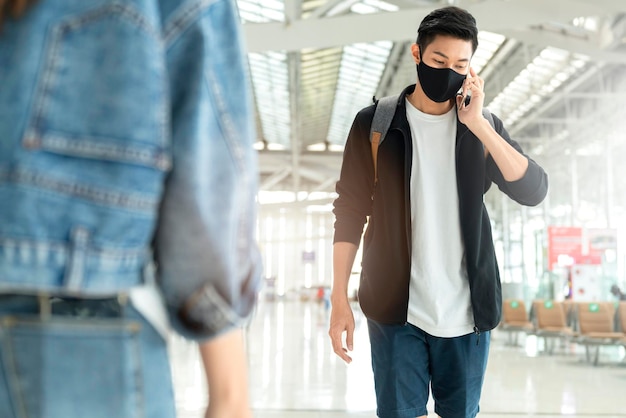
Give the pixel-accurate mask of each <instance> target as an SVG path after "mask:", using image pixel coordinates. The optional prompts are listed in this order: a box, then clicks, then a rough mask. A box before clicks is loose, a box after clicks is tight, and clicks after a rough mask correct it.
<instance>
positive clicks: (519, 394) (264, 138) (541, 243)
mask: <svg viewBox="0 0 626 418" xmlns="http://www.w3.org/2000/svg"><path fill="white" fill-rule="evenodd" d="M237 3H238V6H239V11H240V16H241V20H242V26H243V31H244V34H245V42H246V48H247V57H248V61H249V70H250V71H249V73H250V83H251V87H252V92H253V99H254V103H255V110H256V122H257V138H258V140H257V143H256V144H255V147H256V148H257V150H258V156H259V168H260V172H259V186H260V190H259V194H258V202H259V217H258V229H257V236H258V242H259V246H260V249H261V253H262V256H263V264H264V285H263V289H262V291H261V293H260V295H259V302H258V306H257V309H256V312H255V314H254V316H253V318H252V320H251V322H250V324H249V326H248V327H247V330H246V342H247V352H248V358H249V366H250V396H251V400H252V406H253V409H254V414H255V417H258V418H286V417H289V418H314V417H315V418H316V417H328V418H334V417H347V418H350V417H354V418H356V417H374V416H375V408H376V405H375V396H374V386H373V378H372V371H371V366H370V353H369V344H368V335H367V326H366V321H365V318H364V316H363V314H362V312H361V310H360V308H359V306H358V302H356V301H355V302H353V309H354V313H355V319H356V326H357V328H356V333H355V349H354V352H353V356H354V361H353V362H352V363H351V364H349V365H346V364H344V363H343V361H342V360H341V359H340V358H338V357H337V356H336V355H335V354H334V353H333V351H332V349H331V345H330V340H329V337H328V322H329V306H328V295H329V291H330V286H331V284H332V242H333V222H334V216H333V213H332V208H333V206H332V202H333V200H334V199H335V197H336V194H335V183H336V182H337V180H338V178H339V173H340V168H341V162H342V153H343V149H344V145H345V141H346V137H347V134H348V132H349V130H350V126H351V124H352V121H353V119H354V116H355V115H356V113H357V112H358V111H359V110H360V109H362V108H363V107H365V106H368V105H370V104H371V103H372V97H374V96H375V97H377V98H380V97H384V96H387V95H391V94H398V93H400V92H401V91H402V90H403V88H404V87H405V86H407V85H409V84H414V83H415V82H416V69H415V64H414V62H413V60H412V57H411V54H410V47H411V44H412V43H414V42H415V37H416V30H417V27H418V25H419V22H420V21H421V20H422V19H423V17H424V16H426V15H427V14H428V13H429V12H430V11H432V10H433V9H435V8H438V7H442V6H446V5H457V6H460V7H462V8H465V9H467V10H469V11H470V12H471V13H472V14H473V15H474V16H475V18H476V20H477V23H478V27H479V29H480V30H481V31H480V33H479V46H478V49H477V50H476V52H475V55H474V56H473V58H472V61H471V66H472V67H473V68H474V69H475V70H476V71H477V72H478V74H479V75H480V76H481V77H482V78H483V79H484V80H485V94H486V98H485V106H486V107H487V108H488V109H489V110H490V111H491V112H492V113H493V114H495V115H497V116H498V117H499V118H500V119H501V120H502V121H503V122H504V126H505V127H506V129H507V131H508V132H509V134H510V135H511V137H512V138H513V139H514V140H516V141H517V142H518V143H519V144H520V145H521V146H522V147H523V149H524V150H525V152H526V153H528V154H529V155H530V156H531V157H532V158H533V159H535V160H536V161H537V162H538V163H539V164H540V165H541V166H542V167H544V169H545V170H546V172H547V173H548V176H549V183H550V185H549V192H548V196H547V197H546V199H545V200H544V201H543V203H541V204H540V205H538V206H536V207H522V206H520V205H518V204H517V203H515V202H513V201H512V200H510V199H508V198H507V197H506V196H505V195H504V194H503V193H501V192H500V191H499V190H498V188H497V187H492V188H491V189H490V190H489V191H488V193H487V194H486V195H485V198H484V202H485V205H486V207H487V209H488V211H489V214H490V217H491V223H492V225H491V227H492V230H493V234H494V242H495V246H496V253H497V257H498V263H499V268H500V276H501V280H502V292H503V298H504V302H503V311H504V312H503V313H504V315H503V319H502V323H501V324H500V325H499V326H498V328H496V329H495V330H494V331H493V333H492V340H491V350H490V351H491V354H490V358H489V363H488V366H487V375H486V377H485V384H484V388H483V396H482V400H481V405H480V413H479V417H489V418H496V417H503V418H506V417H561V416H567V417H605V418H608V417H626V337H625V334H626V302H622V303H621V304H620V303H619V295H618V293H617V290H619V289H621V290H622V291H623V292H626V271H625V270H626V164H624V160H622V158H624V156H626V134H625V132H626V1H624V0H458V1H454V0H238V2H237ZM359 257H360V254H359V255H357V262H356V263H355V265H354V268H353V271H352V273H353V274H352V278H351V280H350V294H354V293H355V292H356V291H357V289H358V286H359V274H360V262H359V261H358V260H359ZM612 288H613V292H612V291H611V289H612ZM171 348H172V358H173V359H174V362H173V371H174V377H175V382H176V385H175V386H176V398H177V405H178V409H179V413H180V416H181V418H200V417H201V416H202V407H203V405H204V404H205V402H206V389H205V387H204V382H203V378H202V371H201V368H200V367H199V363H198V359H197V356H196V354H195V351H194V348H193V346H191V345H190V344H189V343H188V342H185V341H182V340H178V339H173V340H172V344H171ZM429 411H430V413H431V414H432V413H434V412H433V409H432V403H430V404H429ZM444 418H445V417H444Z"/></svg>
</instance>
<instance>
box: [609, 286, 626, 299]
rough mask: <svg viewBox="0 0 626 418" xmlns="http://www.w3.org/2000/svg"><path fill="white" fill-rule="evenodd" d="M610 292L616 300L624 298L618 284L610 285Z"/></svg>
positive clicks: (624, 294) (624, 295)
mask: <svg viewBox="0 0 626 418" xmlns="http://www.w3.org/2000/svg"><path fill="white" fill-rule="evenodd" d="M611 294H612V295H613V296H615V297H616V298H617V300H620V301H622V300H626V293H624V292H622V289H620V288H619V286H618V285H616V284H614V285H612V286H611Z"/></svg>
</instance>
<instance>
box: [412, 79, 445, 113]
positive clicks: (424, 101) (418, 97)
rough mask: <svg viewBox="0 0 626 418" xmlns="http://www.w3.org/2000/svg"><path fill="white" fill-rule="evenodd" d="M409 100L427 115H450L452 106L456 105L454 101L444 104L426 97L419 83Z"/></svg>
mask: <svg viewBox="0 0 626 418" xmlns="http://www.w3.org/2000/svg"><path fill="white" fill-rule="evenodd" d="M407 99H409V103H411V104H412V105H413V106H414V107H415V108H416V109H417V110H419V111H420V112H422V113H426V114H427V115H443V114H444V113H448V112H449V111H450V109H451V108H452V106H454V105H455V103H454V100H453V99H450V100H448V101H445V102H442V103H437V102H433V101H432V100H430V99H429V98H428V97H427V96H426V94H425V93H424V91H423V90H422V87H421V86H420V83H419V81H418V82H417V84H416V85H415V90H413V93H411V94H409V95H408V96H407Z"/></svg>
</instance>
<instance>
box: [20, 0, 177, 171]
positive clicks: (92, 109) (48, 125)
mask: <svg viewBox="0 0 626 418" xmlns="http://www.w3.org/2000/svg"><path fill="white" fill-rule="evenodd" d="M77 7H78V6H77ZM65 16H66V17H64V18H62V19H60V20H59V21H57V22H56V24H54V25H52V27H51V29H50V30H49V32H48V36H47V40H46V44H45V52H44V54H43V57H44V59H43V62H42V64H41V65H42V67H41V71H40V72H39V73H40V79H39V80H38V88H37V90H36V92H35V97H34V100H33V107H32V111H31V115H32V117H31V120H30V123H29V125H28V129H27V130H26V133H25V135H24V137H23V141H22V145H23V147H24V148H26V149H30V150H43V151H49V152H51V153H54V154H60V155H64V156H70V157H78V158H86V159H92V160H96V161H103V162H111V161H112V162H119V163H126V164H129V165H136V166H139V167H147V168H153V169H156V170H158V171H166V170H168V169H169V167H170V165H171V152H170V150H169V144H168V136H167V134H166V132H167V129H168V117H167V110H168V106H169V103H168V102H167V87H166V86H167V84H166V76H165V69H164V63H163V60H162V58H160V57H162V56H163V51H162V49H163V46H162V42H161V39H160V35H159V33H158V32H157V30H156V28H155V27H154V25H153V23H152V22H150V21H149V20H148V18H147V17H145V16H144V15H143V14H141V13H140V12H139V11H137V10H135V9H134V8H133V7H131V6H128V5H125V4H123V3H113V2H110V1H100V4H99V5H97V6H95V7H92V8H89V9H87V10H85V7H84V6H82V10H80V11H77V12H76V13H74V14H65ZM137 103H142V106H137ZM125 174H131V175H132V174H133V173H125ZM137 175H143V173H142V172H138V173H137Z"/></svg>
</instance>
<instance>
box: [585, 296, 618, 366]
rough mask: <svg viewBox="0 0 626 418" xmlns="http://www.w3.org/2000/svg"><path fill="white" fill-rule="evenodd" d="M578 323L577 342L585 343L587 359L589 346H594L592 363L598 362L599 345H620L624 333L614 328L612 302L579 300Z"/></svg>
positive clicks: (588, 358)
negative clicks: (578, 334)
mask: <svg viewBox="0 0 626 418" xmlns="http://www.w3.org/2000/svg"><path fill="white" fill-rule="evenodd" d="M577 308H578V324H579V326H580V337H579V339H578V340H579V342H580V343H581V344H584V345H585V349H586V354H587V360H591V359H590V349H589V346H595V356H594V359H593V363H594V364H598V355H599V351H600V346H601V345H620V344H622V343H623V341H624V333H623V332H621V330H619V331H618V330H616V329H615V321H614V318H615V307H614V305H613V303H612V302H579V303H578V306H577Z"/></svg>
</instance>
